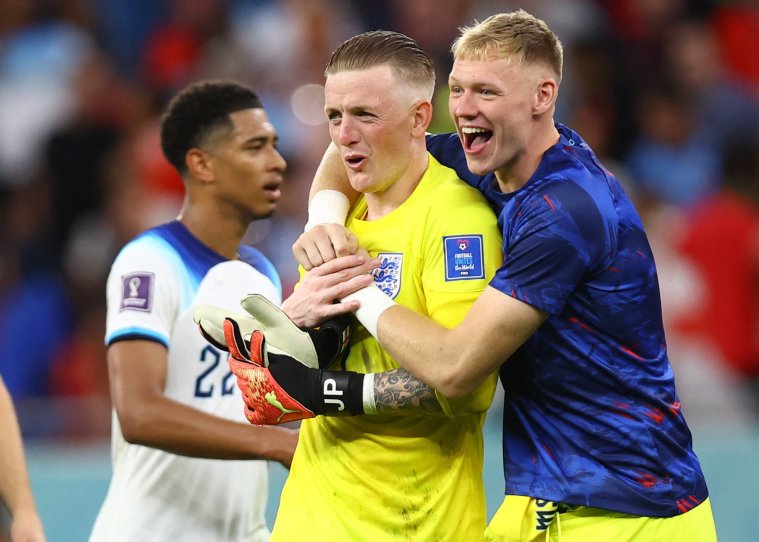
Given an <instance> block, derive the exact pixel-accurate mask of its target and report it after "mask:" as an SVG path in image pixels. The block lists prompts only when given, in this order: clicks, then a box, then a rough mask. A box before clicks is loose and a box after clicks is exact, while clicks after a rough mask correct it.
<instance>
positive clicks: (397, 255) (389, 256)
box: [374, 252, 403, 299]
mask: <svg viewBox="0 0 759 542" xmlns="http://www.w3.org/2000/svg"><path fill="white" fill-rule="evenodd" d="M377 258H378V259H379V261H380V266H379V267H378V268H377V269H375V270H374V283H375V284H376V285H377V287H378V288H379V289H380V290H382V291H383V292H385V294H386V295H388V296H389V297H390V299H395V296H397V295H398V292H400V291H401V270H402V268H403V253H402V252H380V253H379V254H377Z"/></svg>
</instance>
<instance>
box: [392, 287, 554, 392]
mask: <svg viewBox="0 0 759 542" xmlns="http://www.w3.org/2000/svg"><path fill="white" fill-rule="evenodd" d="M546 317H547V314H546V313H544V312H542V311H539V310H537V309H535V308H533V307H531V306H530V305H528V304H526V303H523V302H521V301H519V300H517V299H514V298H513V297H510V296H508V295H506V294H504V293H502V292H500V291H498V290H496V289H495V288H493V287H491V286H488V287H487V288H486V289H485V291H484V292H483V293H482V295H480V297H479V298H478V299H477V301H475V303H474V305H472V308H471V310H470V311H469V313H468V314H467V316H466V317H465V318H464V320H463V321H462V322H461V324H459V325H458V326H457V327H455V328H453V329H447V328H444V327H442V326H440V325H438V324H436V323H435V322H433V321H432V320H430V319H429V318H426V317H425V316H422V315H420V314H417V313H415V312H413V311H410V310H408V309H406V308H405V307H401V306H400V305H395V306H393V307H390V308H389V309H387V310H385V311H384V312H383V313H382V314H381V315H380V317H379V321H378V328H377V330H378V335H379V342H380V344H381V345H382V347H383V348H384V349H385V350H387V352H388V353H389V354H390V355H391V356H392V357H393V358H394V359H395V360H396V361H397V362H398V363H399V364H400V365H401V366H402V367H403V368H404V369H407V370H408V371H409V372H411V373H413V374H415V375H417V376H418V377H419V379H420V380H422V381H423V382H426V383H427V384H429V385H430V386H432V387H433V388H434V389H436V390H438V391H439V392H440V393H442V394H443V395H445V396H447V397H452V398H457V397H462V396H464V395H466V394H468V393H471V392H472V391H473V390H474V389H476V388H477V387H478V386H479V385H480V384H482V382H484V381H485V379H486V378H487V377H488V375H491V374H492V373H493V372H494V371H496V370H497V369H498V367H500V365H501V364H502V363H503V362H504V361H506V360H507V359H508V357H509V356H511V354H513V353H514V351H515V350H516V349H517V348H519V346H520V345H521V344H522V343H523V342H524V341H526V340H527V338H528V337H529V336H530V335H532V333H534V332H535V330H537V329H538V327H540V325H541V324H542V323H543V321H545V319H546ZM441 360H444V361H445V363H441Z"/></svg>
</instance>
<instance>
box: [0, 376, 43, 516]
mask: <svg viewBox="0 0 759 542" xmlns="http://www.w3.org/2000/svg"><path fill="white" fill-rule="evenodd" d="M0 435H2V437H0V499H2V501H3V502H4V503H5V504H6V505H7V507H8V509H9V510H10V512H11V515H13V516H16V515H17V514H19V513H20V512H21V511H29V512H34V513H36V508H35V504H34V496H33V495H32V490H31V486H30V483H29V474H28V471H27V468H26V461H25V459H24V448H23V443H22V440H21V431H20V429H19V426H18V419H17V418H16V411H15V410H14V407H13V402H12V400H11V397H10V395H9V394H8V392H7V391H6V389H5V387H4V386H3V387H2V388H0Z"/></svg>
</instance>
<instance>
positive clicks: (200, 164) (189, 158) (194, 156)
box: [184, 147, 214, 182]
mask: <svg viewBox="0 0 759 542" xmlns="http://www.w3.org/2000/svg"><path fill="white" fill-rule="evenodd" d="M184 159H185V164H186V165H187V171H188V172H189V174H190V177H194V178H196V179H198V180H200V181H201V182H211V181H213V179H214V171H213V164H212V157H211V155H210V154H208V153H207V152H205V151H203V150H201V149H198V148H195V147H194V148H192V149H190V150H189V151H187V154H186V155H185V157H184Z"/></svg>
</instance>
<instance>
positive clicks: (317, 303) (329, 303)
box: [282, 249, 379, 327]
mask: <svg viewBox="0 0 759 542" xmlns="http://www.w3.org/2000/svg"><path fill="white" fill-rule="evenodd" d="M360 250H361V251H362V252H363V255H355V256H344V257H340V258H337V259H334V260H332V261H330V262H328V263H325V264H323V265H321V266H319V267H316V268H314V269H312V270H311V271H309V272H308V273H306V274H305V275H304V277H303V280H302V281H301V282H300V284H299V286H298V287H297V288H296V289H295V291H294V292H293V293H292V295H291V296H290V297H288V298H287V299H286V300H285V302H284V303H282V311H283V312H285V313H286V314H287V315H288V316H289V317H290V319H291V320H292V321H293V322H295V323H296V324H297V325H298V326H300V327H315V326H318V325H319V324H321V323H322V322H324V321H326V320H328V319H330V318H332V317H334V316H338V315H341V314H346V313H349V312H353V311H355V310H356V309H358V307H359V302H358V301H351V302H346V303H336V301H337V300H338V299H342V298H343V297H345V296H347V295H349V294H351V293H353V292H355V291H357V290H360V289H361V288H364V287H366V286H369V285H370V284H371V283H372V281H373V280H374V279H373V278H372V275H371V274H370V273H371V272H372V270H373V269H374V268H376V267H377V266H378V265H379V261H378V260H376V259H373V258H371V257H369V254H368V253H367V252H366V251H365V250H364V249H360Z"/></svg>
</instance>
